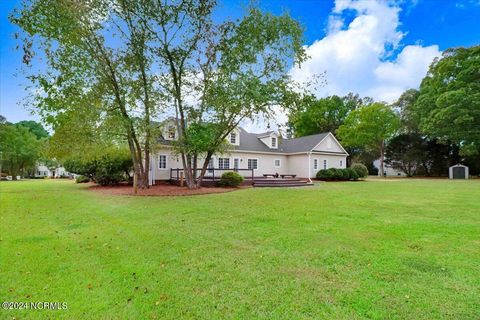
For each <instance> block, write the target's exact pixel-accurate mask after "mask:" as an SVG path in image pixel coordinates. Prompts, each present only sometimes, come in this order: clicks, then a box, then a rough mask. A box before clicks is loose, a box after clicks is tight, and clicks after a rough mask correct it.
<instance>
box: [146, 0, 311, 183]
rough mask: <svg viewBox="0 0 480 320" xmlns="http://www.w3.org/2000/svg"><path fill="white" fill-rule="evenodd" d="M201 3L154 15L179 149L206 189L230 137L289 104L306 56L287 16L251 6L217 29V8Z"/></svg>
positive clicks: (164, 8)
mask: <svg viewBox="0 0 480 320" xmlns="http://www.w3.org/2000/svg"><path fill="white" fill-rule="evenodd" d="M159 3H161V2H159ZM201 4H202V5H201V6H197V7H195V8H192V7H189V6H184V5H183V6H177V5H166V4H165V5H160V6H159V8H158V10H154V11H151V12H148V18H149V19H150V20H152V21H155V22H156V23H157V25H158V26H157V27H155V28H154V30H156V31H155V40H156V46H155V49H154V51H155V52H156V53H157V54H158V56H159V57H160V59H161V60H162V61H163V63H164V64H165V65H166V66H167V68H165V70H164V73H163V76H162V77H160V81H159V83H160V85H161V86H162V88H163V89H164V90H165V92H166V95H167V96H170V97H172V98H173V106H174V113H175V120H176V124H177V131H178V141H177V142H176V143H175V144H174V147H175V150H176V152H177V153H178V154H179V155H180V157H181V161H182V164H183V168H184V172H185V178H186V183H187V186H188V187H190V188H196V187H199V186H200V185H201V182H202V178H203V176H204V174H205V172H206V170H207V166H208V163H209V161H210V158H211V157H212V155H213V154H215V153H218V152H222V151H224V149H225V138H226V137H227V136H228V135H229V134H230V132H232V131H233V130H234V129H235V127H237V126H238V125H239V123H240V122H241V121H242V120H244V119H247V118H248V119H253V118H254V117H256V116H258V115H263V116H266V117H269V116H270V115H272V110H273V107H274V106H275V105H282V104H283V102H284V101H285V100H284V99H285V97H286V96H287V93H288V92H289V91H290V87H289V84H290V79H289V77H288V70H289V67H290V66H291V63H292V60H293V61H294V62H301V61H303V59H304V58H305V55H304V50H303V48H302V29H301V28H300V25H299V24H298V22H296V21H295V20H293V19H292V18H291V17H289V16H288V15H282V16H274V15H271V14H265V13H263V12H261V11H260V10H258V9H257V8H255V7H250V8H249V9H248V11H247V12H246V14H245V15H244V16H243V17H242V18H240V19H238V20H235V21H226V22H222V23H220V24H217V23H214V22H213V21H212V14H211V10H212V7H213V4H214V2H212V1H201ZM179 21H180V22H181V23H178V22H179ZM179 34H181V35H182V37H181V40H178V35H179ZM192 97H194V98H195V99H193V100H194V101H193V102H192V99H191V98H192ZM199 169H200V173H199V174H197V170H199Z"/></svg>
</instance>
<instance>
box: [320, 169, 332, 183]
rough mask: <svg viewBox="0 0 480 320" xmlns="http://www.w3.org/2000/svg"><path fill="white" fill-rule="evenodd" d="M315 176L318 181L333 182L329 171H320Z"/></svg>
mask: <svg viewBox="0 0 480 320" xmlns="http://www.w3.org/2000/svg"><path fill="white" fill-rule="evenodd" d="M316 176H317V179H320V180H326V181H329V180H333V176H332V172H331V171H330V169H322V170H320V171H318V172H317V174H316Z"/></svg>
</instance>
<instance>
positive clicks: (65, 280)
mask: <svg viewBox="0 0 480 320" xmlns="http://www.w3.org/2000/svg"><path fill="white" fill-rule="evenodd" d="M84 188H85V186H84V185H76V184H74V183H72V182H70V181H40V180H35V181H23V182H2V183H0V197H1V199H0V201H1V202H0V212H1V217H0V301H50V302H54V301H58V302H67V304H68V309H67V310H56V311H51V310H43V311H39V310H23V311H14V310H0V318H2V319H4V318H5V319H7V318H8V319H11V318H13V317H16V318H17V319H25V318H28V319H30V318H55V319H57V318H65V319H99V318H102V319H156V318H158V319H180V318H187V319H189V318H190V319H224V318H227V319H322V318H323V319H363V318H369V319H442V318H444V319H479V318H480V180H476V181H447V180H405V179H396V180H387V181H367V182H351V183H322V184H320V185H318V186H315V187H309V188H303V189H245V190H241V191H236V192H230V193H225V194H213V195H207V196H191V197H169V198H167V197H127V196H105V195H100V194H97V193H94V192H92V191H88V190H85V189H84Z"/></svg>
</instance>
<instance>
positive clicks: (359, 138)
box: [289, 46, 480, 176]
mask: <svg viewBox="0 0 480 320" xmlns="http://www.w3.org/2000/svg"><path fill="white" fill-rule="evenodd" d="M289 125H290V128H291V130H292V131H293V132H294V134H295V135H296V136H304V135H309V134H314V133H319V132H325V131H330V132H334V133H336V135H337V136H338V138H339V139H340V140H341V142H342V143H343V144H344V145H345V146H346V147H347V148H348V150H347V151H348V152H349V153H350V159H349V160H350V162H352V161H353V162H363V163H365V164H366V165H367V167H368V168H369V171H370V172H371V173H373V172H374V168H373V165H372V162H373V160H375V159H378V158H380V161H381V166H382V163H383V160H385V162H386V163H388V164H390V165H391V166H392V167H393V168H395V169H398V170H401V171H403V172H405V174H407V175H408V176H413V175H426V176H433V175H435V176H439V175H446V174H447V173H448V167H449V166H450V165H453V164H456V163H460V162H461V163H464V164H466V165H468V166H469V167H470V172H471V173H472V174H479V173H480V46H475V47H471V48H452V49H448V50H446V51H445V52H444V53H443V56H442V57H441V58H438V59H436V60H435V61H433V63H432V64H431V66H430V68H429V71H428V73H427V75H426V76H425V78H424V79H423V81H422V83H421V85H420V88H419V89H418V90H416V89H410V90H407V91H405V92H404V93H403V94H402V95H401V96H400V98H399V99H398V100H397V101H396V102H395V103H393V104H387V103H383V102H373V100H372V99H370V98H360V97H359V96H358V95H354V94H349V95H347V96H345V97H338V96H331V97H326V98H316V97H314V96H313V95H309V96H306V97H305V98H304V99H303V101H302V103H301V104H300V106H299V107H298V108H297V109H296V111H295V112H292V113H290V116H289Z"/></svg>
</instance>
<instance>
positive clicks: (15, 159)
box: [0, 123, 44, 179]
mask: <svg viewBox="0 0 480 320" xmlns="http://www.w3.org/2000/svg"><path fill="white" fill-rule="evenodd" d="M43 145H44V141H43V140H40V139H37V137H36V136H35V135H34V134H33V133H31V132H30V130H29V129H28V128H26V127H24V126H20V125H12V124H8V123H3V124H0V161H1V170H2V171H5V172H8V173H9V175H11V176H13V177H14V179H16V176H17V175H23V176H25V175H27V170H28V169H31V168H33V167H34V166H35V164H36V161H37V160H38V159H39V158H40V155H41V151H42V147H43Z"/></svg>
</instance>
